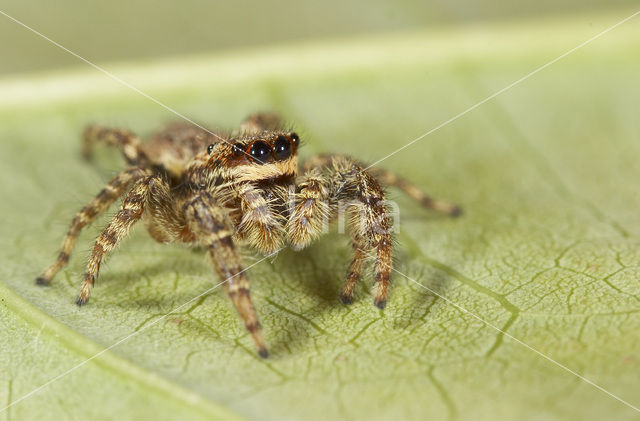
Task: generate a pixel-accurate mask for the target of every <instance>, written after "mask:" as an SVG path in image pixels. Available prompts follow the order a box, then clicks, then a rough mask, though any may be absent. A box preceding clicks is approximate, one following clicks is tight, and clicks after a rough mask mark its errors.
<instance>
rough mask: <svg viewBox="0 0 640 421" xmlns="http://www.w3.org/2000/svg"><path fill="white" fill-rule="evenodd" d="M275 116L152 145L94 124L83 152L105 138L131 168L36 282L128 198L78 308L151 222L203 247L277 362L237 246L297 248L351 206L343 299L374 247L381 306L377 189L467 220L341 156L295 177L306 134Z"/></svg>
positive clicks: (194, 130) (309, 165) (89, 210)
mask: <svg viewBox="0 0 640 421" xmlns="http://www.w3.org/2000/svg"><path fill="white" fill-rule="evenodd" d="M282 127H283V126H282V124H281V123H280V119H279V118H278V117H277V116H276V115H273V114H255V115H252V116H250V117H249V118H248V119H247V120H246V121H245V122H244V123H243V124H242V125H241V126H240V128H239V130H238V131H236V132H234V133H233V134H232V135H225V134H223V133H215V134H213V132H208V131H207V130H204V129H202V128H200V127H197V126H195V125H191V124H185V123H179V124H173V125H171V126H169V127H167V128H166V129H165V130H163V131H161V132H159V133H158V134H156V135H155V136H153V137H152V138H151V139H150V141H148V142H146V143H145V144H144V145H143V144H142V143H141V142H140V139H139V138H138V137H136V136H135V135H134V134H132V133H130V132H127V131H125V130H119V129H108V128H102V127H97V126H90V127H88V128H87V129H86V131H85V133H84V139H85V142H84V153H85V155H86V156H87V157H89V156H90V152H91V147H92V145H93V144H94V143H96V142H103V143H106V144H108V145H112V146H116V147H118V148H119V149H120V151H121V152H122V154H123V155H124V158H125V160H126V162H127V164H128V167H127V168H126V169H125V170H124V171H122V172H121V173H120V174H118V175H117V176H116V177H115V178H114V179H112V180H111V181H109V183H107V185H106V186H105V187H104V188H103V189H102V190H101V191H100V193H98V195H97V196H96V197H95V198H94V199H93V200H91V201H90V202H89V203H88V204H87V205H86V206H85V207H84V208H82V210H80V211H79V212H78V213H77V214H76V216H75V217H74V218H73V221H72V222H71V226H70V228H69V230H68V232H67V235H66V237H65V239H64V241H63V243H62V250H61V251H60V254H59V255H58V259H57V261H56V262H55V263H54V264H53V265H51V266H50V267H49V268H47V269H46V270H45V271H44V272H43V273H42V275H41V276H39V277H38V278H37V280H36V282H37V284H39V285H48V284H49V283H50V282H51V279H52V278H53V277H54V276H55V274H56V273H57V272H58V271H59V270H60V269H61V268H63V267H64V266H65V265H66V264H67V262H68V261H69V256H70V254H71V251H72V249H73V247H74V244H75V242H76V239H77V237H78V234H79V233H80V231H81V229H82V228H84V227H85V226H87V225H88V224H90V223H91V222H92V221H93V220H95V218H96V217H98V216H99V215H100V214H101V213H103V212H104V211H105V210H106V209H107V208H108V207H109V206H110V205H111V204H112V203H113V202H114V201H115V200H116V199H118V198H119V197H120V196H122V195H124V200H123V202H122V208H121V209H120V211H119V212H118V213H117V214H116V215H115V216H114V217H113V219H112V220H111V222H110V223H109V224H108V225H107V227H106V228H105V229H104V231H102V233H101V234H100V236H99V237H98V239H97V240H96V242H95V245H94V247H93V250H92V252H91V257H90V258H89V263H88V265H87V271H86V273H85V275H84V281H83V282H82V287H81V289H80V294H79V296H78V298H77V300H76V303H77V304H78V305H83V304H86V303H87V301H88V300H89V297H90V295H91V289H92V288H93V285H94V283H95V280H96V278H97V277H98V271H99V270H100V263H101V262H102V260H103V258H104V257H105V256H106V255H107V253H109V252H110V251H112V250H113V249H114V248H115V247H116V245H117V244H118V243H119V242H120V241H121V240H122V239H123V238H124V237H125V236H126V235H127V233H128V231H129V229H130V228H131V227H132V226H133V225H134V224H135V223H136V222H138V221H139V220H140V219H141V218H143V217H145V219H146V222H147V226H148V230H149V233H150V234H151V236H152V237H153V238H154V239H155V240H157V241H159V242H162V243H169V242H183V243H189V244H194V245H201V246H203V247H205V248H206V250H207V251H208V253H209V257H210V258H211V261H212V263H213V266H214V267H215V270H216V272H217V273H218V276H220V277H221V278H222V280H227V282H226V283H225V287H226V290H227V292H228V295H229V297H230V298H231V301H232V302H233V305H234V306H235V308H236V310H237V311H238V313H239V315H240V317H241V318H242V320H243V321H244V324H245V326H246V328H247V330H248V331H249V332H250V333H251V336H252V338H253V340H254V342H255V344H256V346H257V348H258V353H259V355H260V356H262V357H267V356H268V354H269V353H268V351H267V345H266V343H265V340H264V338H263V336H262V333H261V330H260V324H259V322H258V316H257V315H256V311H255V309H254V306H253V303H252V301H251V298H250V296H249V279H248V278H247V274H246V273H245V272H244V270H243V266H242V263H241V261H240V258H239V256H238V253H237V251H236V244H244V245H248V246H250V247H251V248H253V249H255V250H257V251H259V252H262V253H265V254H270V253H274V252H276V251H278V250H280V249H281V248H282V247H284V246H285V244H287V245H289V246H291V247H292V248H294V249H296V250H298V249H301V248H303V247H305V246H307V245H308V244H309V243H310V242H311V241H313V240H314V239H315V238H317V237H318V236H319V235H320V234H322V232H323V223H324V222H325V221H328V220H333V219H336V217H337V215H338V213H339V212H340V211H341V208H340V206H341V205H340V203H345V202H346V203H348V205H347V206H346V208H342V210H346V212H347V214H348V215H349V216H350V218H349V232H350V235H351V242H352V244H353V249H354V255H353V260H352V262H351V266H350V267H349V271H348V274H347V280H346V283H345V285H344V288H343V289H342V292H341V293H340V298H341V300H342V302H343V303H345V304H348V303H351V302H352V300H353V292H354V289H355V286H356V283H357V281H358V278H359V277H360V272H361V271H362V269H363V266H364V263H365V260H366V258H367V256H368V253H369V251H372V252H374V253H375V256H376V258H375V277H376V284H375V285H376V288H375V289H376V291H375V298H374V303H375V305H376V306H378V307H379V308H380V309H383V308H384V306H385V303H386V300H387V293H388V288H389V273H390V271H391V254H392V238H391V220H390V218H389V217H388V215H387V209H386V204H385V201H384V193H383V191H382V188H381V187H380V184H379V182H382V183H383V184H387V185H391V186H395V187H398V188H400V189H401V190H403V191H404V192H405V193H407V194H408V195H409V196H410V197H412V198H413V199H415V200H417V201H418V202H420V203H421V204H422V205H423V206H425V207H427V208H431V209H436V210H438V211H441V212H445V213H447V214H450V215H458V214H459V213H460V210H459V208H458V207H456V206H452V205H450V204H447V203H444V202H439V201H435V200H432V199H431V198H429V197H427V196H425V195H424V194H423V193H422V192H421V191H420V190H419V189H417V188H416V187H415V186H413V185H411V184H409V183H408V182H407V181H405V180H403V179H401V178H399V177H397V176H396V175H394V174H393V173H391V172H389V171H385V170H379V169H376V170H371V171H368V170H364V169H363V166H362V165H361V164H360V163H358V162H357V161H355V160H353V159H351V158H348V157H344V156H337V155H320V156H315V157H312V158H310V159H309V160H307V161H306V162H305V165H304V166H303V171H302V174H301V175H299V174H298V154H297V153H298V147H299V146H300V140H299V137H298V135H297V134H295V133H293V132H290V131H286V130H283V128H282Z"/></svg>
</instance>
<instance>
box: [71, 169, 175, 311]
mask: <svg viewBox="0 0 640 421" xmlns="http://www.w3.org/2000/svg"><path fill="white" fill-rule="evenodd" d="M162 183H163V181H162V179H161V178H160V177H158V176H157V175H152V176H147V177H144V178H141V179H139V180H138V181H136V183H135V184H134V185H133V187H132V188H131V190H130V191H129V193H128V194H127V196H126V197H125V199H124V201H123V202H122V208H121V209H120V211H118V213H117V214H116V215H115V216H114V217H113V219H112V220H111V222H109V224H108V225H107V227H106V228H105V229H104V231H102V234H100V236H99V237H98V238H97V240H96V242H95V245H94V246H93V250H92V251H91V257H90V258H89V263H88V264H87V271H86V273H85V275H84V281H83V282H82V287H81V288H80V294H79V295H78V298H77V300H76V304H78V305H79V306H81V305H83V304H86V303H87V301H89V297H90V296H91V290H92V289H93V285H94V283H95V281H96V279H97V278H98V272H99V271H100V263H101V262H102V260H103V259H104V257H105V256H106V255H107V254H108V253H109V252H110V251H112V250H113V249H114V248H115V247H116V246H117V245H118V243H119V242H120V241H121V240H122V239H123V238H124V237H125V236H126V235H127V234H128V233H129V230H130V229H131V227H132V226H133V225H134V224H135V223H136V222H138V221H139V220H140V218H141V217H142V214H143V213H144V210H145V207H146V205H147V202H148V200H149V198H150V196H151V195H152V192H153V189H154V187H155V186H156V185H159V184H162Z"/></svg>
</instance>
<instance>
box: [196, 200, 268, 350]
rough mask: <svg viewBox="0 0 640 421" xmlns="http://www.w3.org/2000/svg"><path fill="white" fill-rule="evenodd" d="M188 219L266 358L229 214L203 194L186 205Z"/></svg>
mask: <svg viewBox="0 0 640 421" xmlns="http://www.w3.org/2000/svg"><path fill="white" fill-rule="evenodd" d="M185 219H186V221H187V224H188V227H189V228H190V230H191V231H193V233H194V234H195V237H196V239H197V241H198V242H199V243H200V244H202V245H203V246H204V247H206V248H207V251H208V253H209V257H210V258H211V261H212V263H213V266H214V267H215V270H216V272H217V273H218V275H219V276H220V278H221V280H222V281H223V282H224V283H225V288H226V290H227V293H228V294H229V298H230V299H231V302H232V303H233V305H234V307H235V308H236V310H237V311H238V314H239V315H240V317H241V318H242V320H243V321H244V325H245V327H246V328H247V330H248V331H249V333H250V334H251V337H252V338H253V341H254V342H255V344H256V347H257V349H258V354H259V355H260V356H261V357H263V358H266V357H267V356H268V355H269V351H268V350H267V345H266V342H265V340H264V337H263V336H262V331H261V328H260V322H259V321H258V315H257V314H256V310H255V308H254V306H253V302H252V301H251V296H250V293H249V279H248V277H247V275H246V273H245V272H244V269H243V266H242V263H241V261H240V257H239V256H238V254H237V252H236V250H235V246H234V244H233V240H232V235H233V227H232V225H231V223H230V222H229V220H228V218H227V216H226V214H225V213H224V211H223V210H222V209H221V208H220V207H219V206H218V205H217V204H216V203H215V201H214V199H213V198H212V196H211V195H210V194H209V193H207V192H203V193H199V194H198V195H197V196H196V197H195V198H194V199H192V200H191V201H190V202H188V203H187V204H186V205H185Z"/></svg>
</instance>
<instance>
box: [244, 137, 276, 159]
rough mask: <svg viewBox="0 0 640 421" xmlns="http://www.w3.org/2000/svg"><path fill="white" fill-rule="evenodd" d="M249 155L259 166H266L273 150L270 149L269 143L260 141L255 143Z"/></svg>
mask: <svg viewBox="0 0 640 421" xmlns="http://www.w3.org/2000/svg"><path fill="white" fill-rule="evenodd" d="M249 153H250V154H251V156H252V157H253V158H254V159H255V160H256V161H257V162H258V163H259V164H264V163H265V162H267V159H268V158H269V155H270V154H271V148H270V147H269V144H268V143H267V142H263V141H262V140H258V141H257V142H253V145H251V150H250V151H249Z"/></svg>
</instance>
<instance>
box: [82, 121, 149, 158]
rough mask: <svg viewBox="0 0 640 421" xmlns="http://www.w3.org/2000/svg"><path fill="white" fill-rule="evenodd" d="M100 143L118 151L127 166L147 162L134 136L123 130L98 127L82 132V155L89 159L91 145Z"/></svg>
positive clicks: (140, 145)
mask: <svg viewBox="0 0 640 421" xmlns="http://www.w3.org/2000/svg"><path fill="white" fill-rule="evenodd" d="M100 142H101V143H104V144H106V145H108V146H114V147H117V148H118V149H120V152H121V153H122V156H123V157H124V159H125V161H127V164H129V165H142V164H145V163H148V161H149V159H148V158H147V156H146V154H145V153H144V151H143V150H142V144H141V142H140V139H139V138H138V137H137V136H136V135H135V134H133V133H131V132H129V131H126V130H123V129H114V128H107V127H102V126H98V125H90V126H88V127H87V128H86V129H85V130H84V143H83V147H82V154H83V155H84V156H85V157H86V158H91V152H92V149H93V145H94V144H95V143H100Z"/></svg>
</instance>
